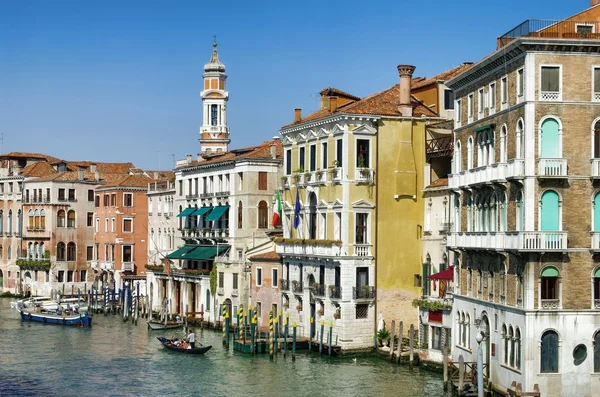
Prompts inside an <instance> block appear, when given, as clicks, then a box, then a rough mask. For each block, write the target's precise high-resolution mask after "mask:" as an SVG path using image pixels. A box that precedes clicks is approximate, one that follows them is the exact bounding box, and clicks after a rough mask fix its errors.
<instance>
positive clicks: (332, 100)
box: [329, 96, 338, 113]
mask: <svg viewBox="0 0 600 397" xmlns="http://www.w3.org/2000/svg"><path fill="white" fill-rule="evenodd" d="M337 100H338V99H337V97H336V96H330V97H329V111H330V112H331V113H333V112H335V109H337Z"/></svg>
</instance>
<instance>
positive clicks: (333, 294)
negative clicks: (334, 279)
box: [329, 285, 342, 300]
mask: <svg viewBox="0 0 600 397" xmlns="http://www.w3.org/2000/svg"><path fill="white" fill-rule="evenodd" d="M329 299H335V300H339V299H342V287H340V286H337V285H330V286H329Z"/></svg>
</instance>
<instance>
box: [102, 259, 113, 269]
mask: <svg viewBox="0 0 600 397" xmlns="http://www.w3.org/2000/svg"><path fill="white" fill-rule="evenodd" d="M100 269H102V270H109V271H114V270H115V263H114V262H112V261H101V262H100Z"/></svg>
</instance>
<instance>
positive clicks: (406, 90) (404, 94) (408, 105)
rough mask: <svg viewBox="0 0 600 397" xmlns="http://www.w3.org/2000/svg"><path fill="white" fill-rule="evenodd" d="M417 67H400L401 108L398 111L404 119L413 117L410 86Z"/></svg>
mask: <svg viewBox="0 0 600 397" xmlns="http://www.w3.org/2000/svg"><path fill="white" fill-rule="evenodd" d="M414 71H415V67H414V66H412V65H398V74H399V75H400V106H398V111H399V112H400V114H401V115H402V116H404V117H412V100H411V93H410V84H411V79H412V74H413V72H414Z"/></svg>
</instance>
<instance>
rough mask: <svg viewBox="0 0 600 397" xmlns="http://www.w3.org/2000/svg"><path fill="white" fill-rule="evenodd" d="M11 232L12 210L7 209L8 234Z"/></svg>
mask: <svg viewBox="0 0 600 397" xmlns="http://www.w3.org/2000/svg"><path fill="white" fill-rule="evenodd" d="M12 232H13V215H12V210H8V234H12Z"/></svg>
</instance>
